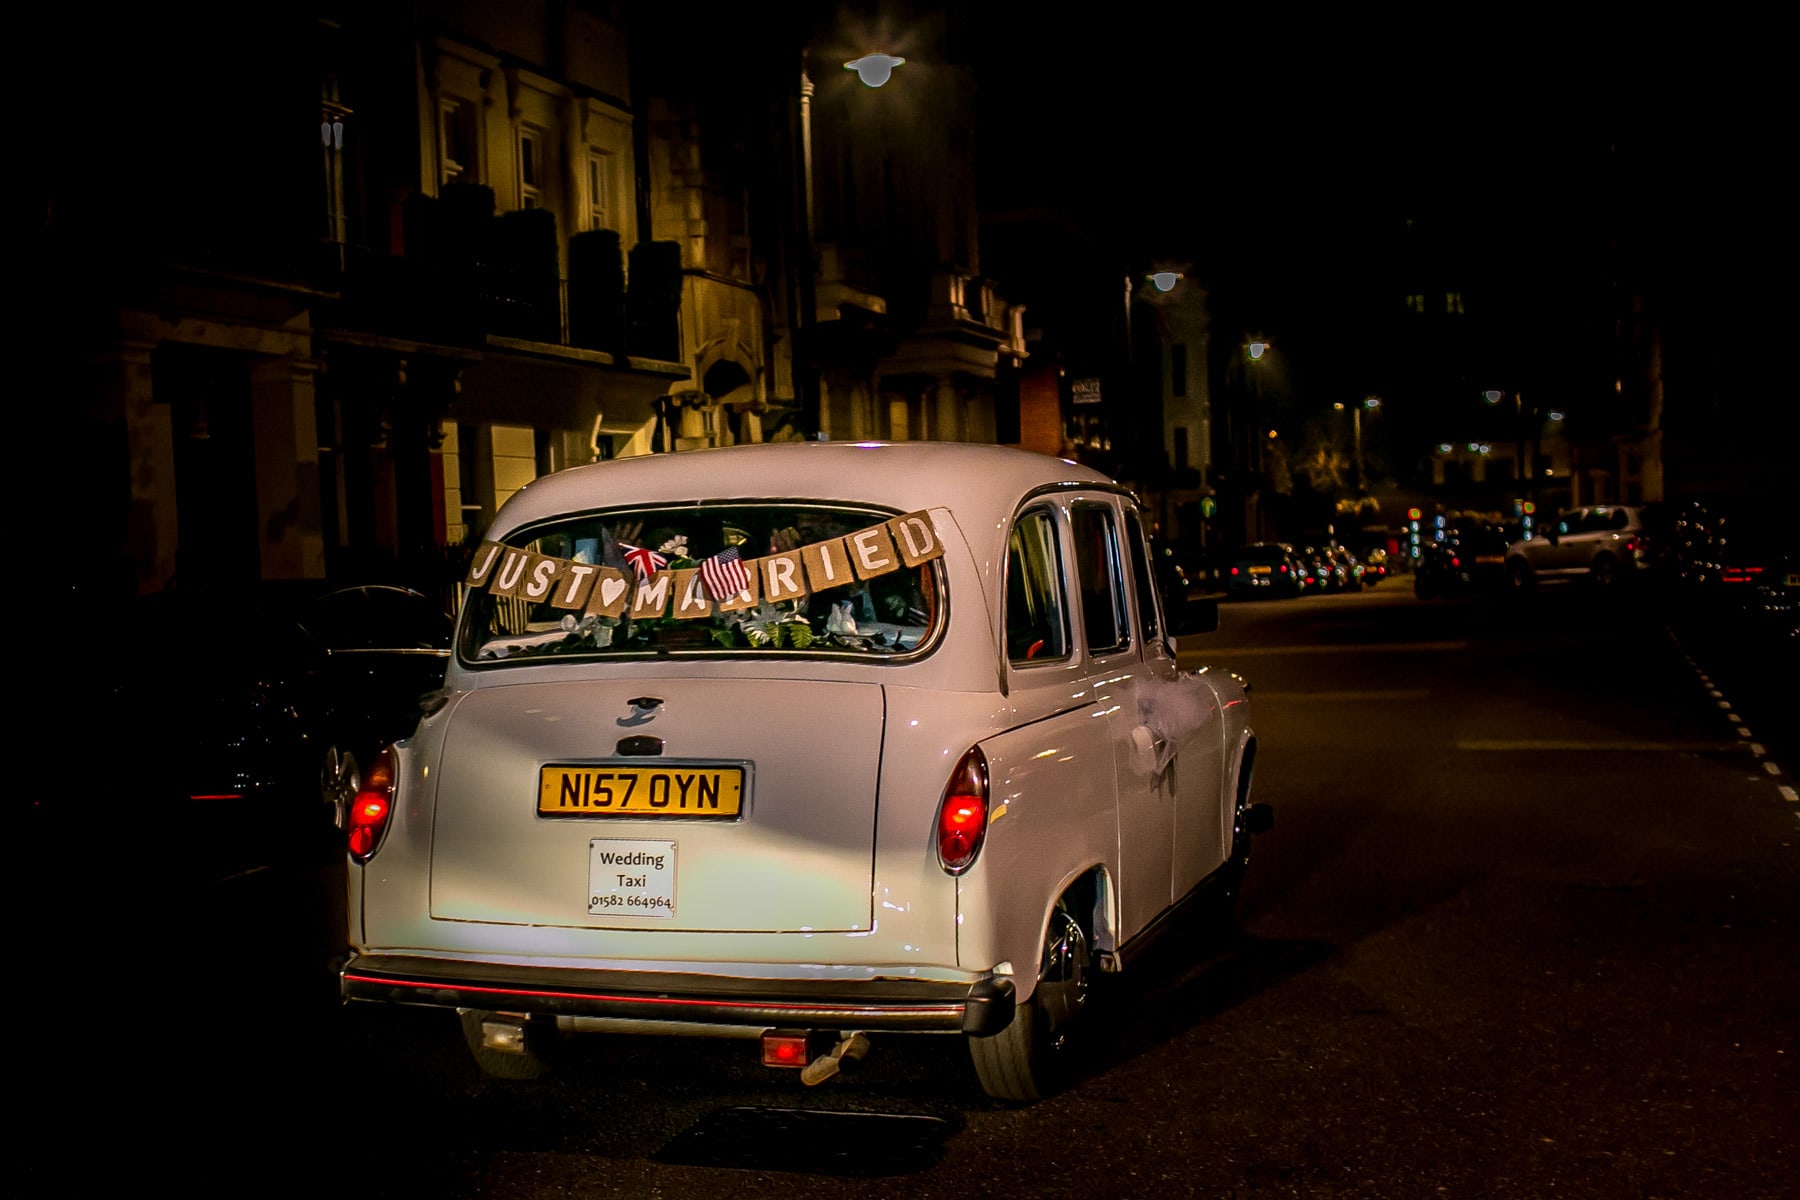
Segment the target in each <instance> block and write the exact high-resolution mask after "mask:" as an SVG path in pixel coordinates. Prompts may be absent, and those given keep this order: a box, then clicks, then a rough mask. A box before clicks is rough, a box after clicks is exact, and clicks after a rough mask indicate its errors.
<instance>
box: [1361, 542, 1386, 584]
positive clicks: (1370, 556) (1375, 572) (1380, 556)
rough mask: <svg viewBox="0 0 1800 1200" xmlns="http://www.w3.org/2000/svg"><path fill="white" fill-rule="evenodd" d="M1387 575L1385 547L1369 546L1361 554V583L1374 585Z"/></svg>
mask: <svg viewBox="0 0 1800 1200" xmlns="http://www.w3.org/2000/svg"><path fill="white" fill-rule="evenodd" d="M1387 577H1388V552H1387V549H1386V547H1383V546H1371V547H1370V548H1369V549H1368V551H1367V552H1366V553H1365V554H1364V555H1363V585H1364V586H1365V587H1374V586H1375V585H1376V584H1378V583H1380V582H1381V581H1382V580H1384V579H1386V578H1387Z"/></svg>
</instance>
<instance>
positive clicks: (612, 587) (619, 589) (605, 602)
mask: <svg viewBox="0 0 1800 1200" xmlns="http://www.w3.org/2000/svg"><path fill="white" fill-rule="evenodd" d="M630 586H631V584H630V582H629V581H628V580H626V579H624V578H622V577H619V576H614V577H612V578H609V579H602V580H601V581H600V603H601V605H602V606H603V607H605V608H611V607H612V606H613V605H615V604H617V603H618V602H619V597H620V596H623V595H624V594H625V589H626V588H627V587H630Z"/></svg>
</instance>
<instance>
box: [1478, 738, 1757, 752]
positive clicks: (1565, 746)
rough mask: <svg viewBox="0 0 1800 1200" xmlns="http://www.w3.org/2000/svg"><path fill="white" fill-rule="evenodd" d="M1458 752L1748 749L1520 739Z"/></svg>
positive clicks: (1739, 747)
mask: <svg viewBox="0 0 1800 1200" xmlns="http://www.w3.org/2000/svg"><path fill="white" fill-rule="evenodd" d="M1456 748H1457V749H1458V750H1503V751H1506V750H1525V751H1538V750H1577V751H1582V750H1586V751H1595V750H1622V751H1628V752H1630V753H1634V754H1636V753H1644V752H1648V751H1654V750H1662V751H1669V752H1674V753H1677V754H1708V753H1714V754H1717V753H1730V752H1733V751H1738V750H1742V749H1743V748H1744V746H1743V743H1741V742H1634V741H1592V742H1580V741H1557V740H1553V739H1533V738H1520V739H1516V740H1510V741H1483V740H1468V741H1458V742H1457V743H1456Z"/></svg>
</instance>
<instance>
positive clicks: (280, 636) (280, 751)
mask: <svg viewBox="0 0 1800 1200" xmlns="http://www.w3.org/2000/svg"><path fill="white" fill-rule="evenodd" d="M450 630H451V618H450V617H449V615H448V614H447V613H446V612H444V611H443V609H442V607H441V606H439V605H437V604H435V603H434V602H433V601H431V600H429V599H428V598H427V597H425V596H424V595H422V594H420V593H418V592H415V591H410V590H407V589H404V588H398V587H358V588H348V589H342V590H338V591H333V592H329V593H326V594H324V595H321V596H318V597H316V598H313V599H310V600H304V601H299V602H295V601H292V600H289V599H286V598H270V597H267V596H264V597H260V598H259V597H257V596H255V595H253V594H250V593H248V592H232V591H207V592H203V593H198V594H189V593H184V592H179V591H170V592H165V593H160V594H156V595H150V596H146V597H143V598H141V599H140V600H138V601H137V602H135V603H133V604H131V605H128V606H127V607H126V609H125V611H124V612H123V613H121V614H120V616H119V617H118V618H117V620H116V624H115V625H114V627H113V628H111V630H110V631H109V636H108V639H107V641H106V642H105V644H106V645H107V646H110V647H117V646H121V645H122V646H129V647H131V648H132V651H133V652H132V653H131V654H128V655H121V654H118V653H116V651H115V652H114V653H112V654H110V655H109V656H108V657H107V660H106V662H105V663H102V664H96V665H95V666H94V668H93V670H94V672H95V676H94V677H95V678H96V679H99V680H101V681H102V682H101V683H100V684H99V685H98V686H97V688H96V691H95V693H94V698H95V702H96V703H98V704H100V705H103V706H104V707H105V708H106V710H107V711H109V712H110V713H111V714H113V718H112V722H113V727H114V728H117V729H120V730H122V731H124V732H123V734H122V736H123V738H124V741H125V744H126V751H125V752H126V753H127V754H128V756H129V758H128V761H130V762H131V763H132V764H133V778H134V785H133V786H134V798H135V801H136V803H134V805H133V806H132V807H131V811H130V816H131V817H132V818H133V819H134V820H135V821H136V822H137V823H138V824H139V825H140V830H139V833H140V835H141V836H143V837H144V838H146V839H147V842H146V845H147V846H148V845H149V844H152V843H154V844H158V845H160V844H163V843H171V844H173V845H174V846H175V847H176V848H177V850H178V853H179V855H180V858H179V863H180V864H186V865H189V866H191V867H192V868H193V870H192V873H193V874H194V875H196V876H199V877H206V876H209V875H211V876H216V875H218V874H222V873H229V872H230V871H232V870H238V869H247V868H250V867H255V866H259V865H262V864H264V863H267V862H269V861H271V860H272V859H279V858H282V857H284V856H286V855H289V854H292V853H295V852H298V851H305V850H307V849H308V848H311V849H312V850H315V851H316V850H317V849H319V848H320V847H321V844H322V842H323V841H324V839H326V838H327V837H328V836H330V835H331V831H332V828H333V818H334V815H335V811H336V809H337V806H338V805H339V803H340V802H342V801H343V800H344V799H346V798H347V796H348V795H349V794H354V790H355V787H356V786H360V778H361V776H360V768H359V766H358V763H359V762H361V761H365V760H366V757H367V756H368V755H371V754H373V753H374V752H375V750H376V749H378V748H379V747H381V746H384V745H386V744H387V743H388V742H390V741H393V740H394V739H396V738H398V737H403V736H405V735H406V734H407V733H409V732H411V730H412V729H413V728H414V727H415V726H417V724H418V721H419V717H420V713H421V707H420V703H421V697H422V696H423V695H424V694H426V693H429V692H431V691H433V690H434V689H437V688H439V687H441V686H442V683H443V676H444V667H445V664H446V662H447V661H448V658H449V653H450V650H449V646H450Z"/></svg>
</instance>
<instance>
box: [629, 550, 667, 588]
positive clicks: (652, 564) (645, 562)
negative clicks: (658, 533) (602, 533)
mask: <svg viewBox="0 0 1800 1200" xmlns="http://www.w3.org/2000/svg"><path fill="white" fill-rule="evenodd" d="M619 549H620V550H621V551H623V552H624V554H625V561H626V562H628V563H630V564H631V569H632V570H634V571H636V572H637V577H638V578H639V579H648V578H650V577H651V576H652V575H654V574H656V573H657V572H658V571H660V570H662V569H663V568H664V567H666V566H668V565H669V560H668V559H666V558H664V557H663V556H662V555H660V554H658V553H657V552H656V551H654V550H646V549H644V547H642V546H633V545H632V544H631V543H629V542H620V543H619Z"/></svg>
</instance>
